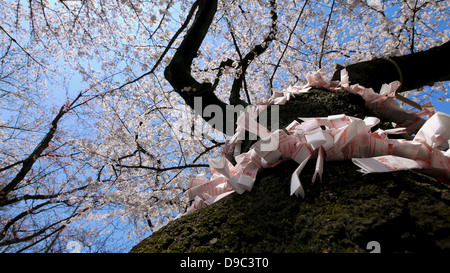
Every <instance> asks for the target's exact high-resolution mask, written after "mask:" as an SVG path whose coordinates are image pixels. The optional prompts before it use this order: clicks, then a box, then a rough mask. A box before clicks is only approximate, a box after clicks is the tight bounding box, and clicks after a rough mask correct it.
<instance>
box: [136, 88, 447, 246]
mask: <svg viewBox="0 0 450 273" xmlns="http://www.w3.org/2000/svg"><path fill="white" fill-rule="evenodd" d="M340 113H345V114H347V115H352V116H356V117H361V118H363V117H364V116H366V115H371V113H370V112H369V111H368V110H367V109H366V108H365V107H364V101H363V100H362V99H361V98H360V97H359V96H357V95H353V94H349V93H346V92H342V93H335V92H329V91H326V90H320V89H315V90H311V91H310V93H306V94H301V95H299V96H298V97H296V98H295V99H292V100H290V101H288V102H287V103H286V105H284V106H282V107H280V127H281V128H283V127H284V126H286V125H287V124H289V123H290V122H291V121H292V120H294V119H296V118H297V117H299V116H303V117H307V116H327V115H331V114H340ZM297 166H298V164H297V163H296V162H294V161H286V162H283V163H282V164H280V165H278V166H276V167H274V168H268V169H264V170H263V171H262V172H261V173H259V174H258V176H257V178H256V182H255V185H254V187H253V189H252V191H251V192H246V193H244V194H242V195H239V194H233V195H231V196H229V197H226V198H224V199H222V200H220V201H218V202H216V203H214V204H212V205H210V206H208V207H206V208H204V209H201V210H198V211H196V212H193V213H191V214H188V215H186V216H184V217H182V218H180V219H177V220H174V221H172V222H170V223H169V224H167V225H166V226H165V227H163V228H161V229H160V230H158V231H157V232H155V233H153V234H152V235H151V236H150V237H148V238H147V239H144V240H143V241H142V242H140V243H139V244H138V245H136V246H135V247H134V248H133V249H132V250H131V252H278V253H280V252H282V253H285V252H315V253H317V252H369V251H370V250H367V244H368V243H369V242H370V241H377V242H379V243H380V245H381V252H382V253H386V252H441V251H445V252H450V240H449V234H450V187H449V186H448V185H446V184H443V183H441V182H438V181H436V180H435V179H433V178H430V177H428V176H426V175H423V174H420V173H417V172H412V171H401V172H393V173H381V174H368V175H363V174H361V173H360V172H358V171H357V169H358V168H357V167H356V166H355V165H354V164H353V163H351V162H350V161H338V162H325V164H324V173H323V176H322V181H321V182H317V181H316V182H315V183H311V178H312V175H313V173H314V168H315V162H314V160H313V161H312V162H309V163H308V164H307V165H306V167H305V169H304V170H303V171H302V173H301V175H300V180H301V182H302V184H303V188H304V189H305V198H304V199H302V198H300V197H295V196H290V195H289V193H290V177H291V175H292V173H293V171H294V170H295V168H296V167H297Z"/></svg>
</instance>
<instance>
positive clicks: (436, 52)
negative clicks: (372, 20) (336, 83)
mask: <svg viewBox="0 0 450 273" xmlns="http://www.w3.org/2000/svg"><path fill="white" fill-rule="evenodd" d="M390 59H391V60H392V61H393V62H391V61H389V60H388V59H373V60H370V61H365V62H359V63H356V64H352V65H349V66H347V67H345V69H346V70H347V71H348V74H349V78H350V82H351V83H353V84H355V83H358V84H360V85H363V86H365V87H371V88H373V89H374V90H375V91H376V92H379V91H380V88H381V85H382V84H384V83H390V82H393V81H396V80H398V81H402V86H401V89H400V92H405V91H409V90H414V89H417V88H420V87H423V86H431V85H433V84H434V83H436V82H440V81H450V67H449V66H445V65H444V62H445V61H446V60H450V41H448V42H446V43H444V44H443V45H441V46H437V47H433V48H431V49H429V50H425V51H422V52H417V53H413V54H407V55H403V56H397V57H391V58H390ZM394 63H396V64H397V65H398V68H399V69H397V67H396V66H395V64H394ZM401 78H402V79H401ZM339 79H340V73H339V71H336V72H335V74H334V76H333V80H339Z"/></svg>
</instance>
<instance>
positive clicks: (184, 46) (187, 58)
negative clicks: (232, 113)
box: [164, 0, 227, 131]
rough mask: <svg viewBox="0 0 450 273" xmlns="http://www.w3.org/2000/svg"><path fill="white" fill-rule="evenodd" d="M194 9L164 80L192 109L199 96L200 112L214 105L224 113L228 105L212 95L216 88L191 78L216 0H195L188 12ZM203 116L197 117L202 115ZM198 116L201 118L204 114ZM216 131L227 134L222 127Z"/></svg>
mask: <svg viewBox="0 0 450 273" xmlns="http://www.w3.org/2000/svg"><path fill="white" fill-rule="evenodd" d="M195 8H197V9H198V10H197V13H196V15H195V20H194V22H193V23H192V26H191V27H190V28H189V30H188V31H187V34H186V36H185V37H184V39H183V41H182V42H181V44H180V46H179V47H178V49H177V51H176V52H175V54H174V56H173V57H172V60H171V61H170V63H169V64H168V65H167V67H166V69H165V70H164V77H165V78H166V80H167V81H168V82H169V83H170V84H171V85H172V87H173V88H174V90H175V92H177V93H178V94H179V95H180V96H181V97H182V98H183V100H184V101H185V103H186V104H187V105H189V106H190V107H191V108H192V109H194V110H197V108H195V107H194V97H200V98H201V99H202V108H201V109H200V110H201V111H202V113H203V110H204V109H205V108H206V107H207V106H208V105H217V106H219V107H220V108H221V109H222V110H223V113H225V110H226V108H225V107H226V105H227V104H226V103H224V102H223V101H221V100H220V99H219V98H218V97H217V96H216V95H215V94H214V90H215V86H213V85H212V84H211V83H209V82H203V83H199V82H198V81H197V80H196V79H194V77H192V75H191V65H192V61H193V60H194V58H196V57H197V52H198V50H199V48H200V46H201V44H202V42H203V40H204V39H205V37H206V34H207V33H208V29H209V26H210V25H211V23H212V20H213V18H214V15H215V13H216V11H217V0H197V1H196V2H195V4H194V5H193V7H192V9H191V12H193V11H195ZM188 19H189V18H188ZM188 19H187V20H188ZM185 24H186V23H185ZM219 73H220V72H219ZM186 87H189V89H190V90H192V91H185V90H186ZM202 113H197V114H199V115H201V114H202ZM201 116H202V117H203V115H201ZM212 118H213V117H203V119H204V120H206V121H209V120H211V119H212ZM222 124H225V115H223V123H222ZM222 127H223V126H222ZM217 129H222V131H226V130H225V128H217Z"/></svg>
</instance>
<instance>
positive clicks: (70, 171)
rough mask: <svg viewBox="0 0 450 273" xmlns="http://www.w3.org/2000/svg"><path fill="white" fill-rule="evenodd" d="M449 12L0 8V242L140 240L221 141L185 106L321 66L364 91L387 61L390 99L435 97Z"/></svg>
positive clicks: (368, 6)
mask: <svg viewBox="0 0 450 273" xmlns="http://www.w3.org/2000/svg"><path fill="white" fill-rule="evenodd" d="M449 12H450V9H449V5H448V3H447V1H438V0H434V1H425V0H422V1H419V0H412V1H410V0H398V1H383V0H376V1H358V0H353V1H352V0H328V1H310V0H305V1H297V0H293V1H279V0H278V1H277V0H267V1H260V0H252V1H241V0H233V1H231V0H230V1H217V0H196V1H193V0H183V1H173V0H121V1H110V0H82V1H76V0H72V1H69V0H65V1H64V0H61V1H56V0H31V1H21V0H19V1H9V0H5V1H2V3H1V9H0V14H1V18H2V22H1V23H0V41H1V49H0V59H1V71H0V97H1V100H0V107H1V108H0V109H1V115H0V137H1V140H2V145H1V146H0V223H1V225H0V249H1V250H2V251H5V252H22V251H28V252H44V251H48V252H60V251H65V248H64V247H65V243H66V242H68V241H70V240H81V239H80V238H83V244H84V245H89V244H92V243H93V242H94V241H95V238H96V237H98V234H99V233H100V230H101V231H103V230H104V229H105V228H104V227H105V226H108V227H109V226H111V229H113V228H112V227H113V226H117V225H119V224H123V223H125V224H127V226H128V227H129V233H130V236H131V235H133V236H138V237H139V236H143V235H144V234H146V233H148V232H149V231H152V230H155V229H157V228H158V227H159V226H161V225H162V224H164V223H166V222H167V221H169V220H171V219H173V218H175V217H176V216H177V215H178V214H179V213H182V212H185V211H186V209H187V208H188V207H189V205H190V203H189V200H188V198H187V197H186V196H185V195H184V193H185V192H186V191H187V189H188V187H189V182H190V179H191V178H192V176H194V175H196V174H198V173H200V172H203V171H204V170H205V168H208V167H209V165H208V161H207V159H208V158H209V157H215V156H217V155H218V154H219V153H220V148H221V147H222V146H223V144H224V141H225V135H224V134H223V133H222V132H220V131H217V130H215V129H213V128H210V127H208V126H209V125H207V123H206V122H207V121H209V120H210V119H211V118H212V117H211V116H206V115H203V116H202V117H198V116H195V115H194V108H195V107H194V100H195V97H201V101H202V109H201V110H202V111H201V112H203V110H205V108H206V107H207V106H208V105H217V106H218V107H220V108H221V109H225V108H226V107H227V105H231V106H238V105H242V106H247V105H251V104H256V103H257V102H258V101H260V100H261V99H263V98H264V97H267V96H270V95H271V94H272V93H273V92H274V91H275V90H280V89H283V88H286V87H288V86H290V85H296V84H302V83H303V82H304V81H305V80H304V76H303V75H304V74H305V73H306V72H308V71H315V70H318V69H322V71H323V72H324V73H325V75H326V76H327V77H328V78H329V79H331V78H332V77H333V74H334V73H335V71H336V68H335V65H336V64H338V65H339V66H345V67H346V68H347V70H348V71H349V75H350V79H351V81H355V82H360V83H361V84H366V85H373V86H370V87H373V88H374V89H377V88H379V86H380V85H381V84H382V83H385V82H391V81H392V80H398V78H397V77H398V73H397V69H396V67H394V66H393V65H392V63H391V62H390V61H389V60H386V59H383V58H385V57H390V58H391V59H393V60H395V61H396V62H397V63H398V65H399V66H400V68H401V70H402V71H403V75H402V77H404V84H403V89H402V92H403V94H404V95H405V96H407V97H409V98H410V99H411V100H414V101H417V102H420V103H423V102H427V101H430V100H431V99H438V100H440V101H448V100H449V99H450V97H449V95H448V87H449V86H448V83H446V82H445V81H448V80H449V72H448V69H447V70H445V69H442V68H441V67H440V66H439V65H437V64H436V60H439V61H440V62H442V60H444V58H443V57H442V56H448V52H449V50H448V47H449V46H448V40H449V37H450V29H449V28H448V16H449ZM445 54H446V55H445ZM411 63H412V65H411ZM380 71H382V72H383V71H384V72H385V74H386V75H382V73H381V72H380ZM380 73H381V74H380ZM336 75H337V74H336ZM367 75H370V76H367ZM392 75H394V76H392ZM410 79H414V80H419V79H422V81H419V82H412V81H411V80H410ZM428 85H432V87H431V88H429V87H428V88H424V86H428ZM226 122H227V121H226V120H224V121H223V123H224V124H225V123H226ZM198 127H202V128H206V129H205V130H202V134H200V135H199V134H195V133H194V131H195V128H198ZM90 221H97V222H98V223H99V224H97V227H95V228H91V227H89V228H87V227H83V226H82V225H83V223H88V222H90ZM86 226H87V225H86Z"/></svg>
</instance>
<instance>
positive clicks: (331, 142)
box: [187, 69, 450, 212]
mask: <svg viewBox="0 0 450 273" xmlns="http://www.w3.org/2000/svg"><path fill="white" fill-rule="evenodd" d="M306 78H307V80H308V84H307V85H305V86H303V87H289V88H288V89H286V90H284V91H281V92H279V91H276V92H275V93H274V95H273V96H272V97H270V98H268V99H265V100H262V102H261V104H260V105H258V106H257V107H256V108H251V109H250V110H248V112H243V113H241V115H240V116H239V117H238V120H237V125H238V127H237V129H236V134H235V135H234V136H233V137H231V138H230V139H227V141H226V143H225V145H224V147H223V148H222V153H223V156H221V157H219V158H215V159H212V158H210V159H209V160H208V161H209V166H210V169H211V171H212V173H213V175H212V176H211V178H210V179H209V180H208V179H206V176H205V175H204V174H200V175H197V176H196V177H194V178H193V179H192V181H191V183H190V185H189V190H188V191H187V195H188V198H189V199H190V200H193V203H192V205H191V207H190V208H189V209H188V212H190V211H193V210H196V209H199V208H202V207H205V206H207V205H210V204H212V203H214V202H216V201H218V200H220V199H221V198H223V197H225V196H228V195H229V194H232V193H234V192H237V193H238V194H242V193H244V192H245V191H251V190H252V188H253V185H254V182H255V180H256V177H257V174H258V173H259V172H260V171H261V170H262V169H264V168H271V167H274V166H276V165H278V164H279V163H281V162H283V161H285V160H294V161H295V162H297V163H298V164H299V166H298V167H297V168H296V169H295V171H294V172H293V173H292V175H291V180H290V194H291V195H293V194H295V195H296V196H301V197H304V196H305V190H304V188H303V186H302V183H301V181H300V173H301V172H302V170H303V169H304V167H305V165H306V163H307V162H308V161H309V160H311V159H316V165H315V169H314V175H313V178H312V180H313V182H314V181H315V180H316V178H317V176H318V177H319V179H321V178H322V173H323V166H324V161H335V160H349V159H351V160H352V162H353V163H354V164H355V165H357V166H358V167H360V168H361V169H360V171H361V172H362V173H364V174H369V173H382V172H392V171H400V170H419V171H423V172H426V173H427V174H430V175H434V176H436V177H438V178H439V179H441V180H444V181H450V149H449V144H450V115H448V114H445V113H440V112H437V113H436V112H435V110H434V107H433V106H432V105H431V104H430V103H427V104H424V105H423V107H422V110H421V111H420V112H417V113H414V112H411V111H406V110H404V109H401V108H400V107H399V105H398V103H397V102H396V101H395V100H394V98H395V91H396V89H397V88H398V87H399V83H398V82H393V83H391V84H385V85H383V86H382V88H381V92H380V94H377V93H375V92H374V91H373V90H372V89H370V88H365V87H363V86H360V85H357V84H355V85H350V84H349V81H348V74H347V72H346V71H345V69H344V70H342V71H341V81H340V82H326V81H325V80H323V77H322V74H321V72H320V71H319V72H314V73H308V74H307V77H306ZM311 87H322V88H328V89H329V90H331V91H341V90H342V88H344V89H345V90H347V91H348V92H351V93H354V94H359V95H360V96H361V97H363V98H364V100H365V101H366V106H367V107H368V108H370V109H372V110H373V111H374V112H376V113H378V114H379V115H381V116H383V117H384V118H388V119H389V120H392V121H393V122H395V123H396V124H397V126H398V127H397V128H394V129H388V130H381V129H378V130H376V131H374V132H372V128H373V127H374V126H376V125H377V124H378V123H379V122H380V119H379V118H377V117H366V118H365V119H364V120H361V119H359V118H356V117H350V116H346V115H344V114H339V115H331V116H328V117H316V118H302V117H299V119H300V120H302V122H298V121H293V122H292V123H291V124H289V125H288V126H287V127H286V131H284V130H275V131H274V132H270V131H269V130H268V129H267V128H265V127H264V126H262V125H261V124H259V123H258V122H257V121H256V118H257V116H258V114H259V113H260V112H261V111H263V110H265V109H267V107H269V106H270V105H272V104H284V103H286V102H287V101H288V100H289V99H290V98H292V97H295V95H297V94H300V93H305V92H308V90H309V89H310V88H311ZM423 116H427V117H428V120H426V121H425V120H424V119H422V118H421V117H423ZM245 131H248V132H251V133H254V134H256V135H257V136H259V138H260V139H259V140H258V141H257V142H256V143H254V144H253V145H252V146H251V147H250V149H249V151H248V152H246V153H241V150H240V141H239V139H241V138H240V137H242V135H243V134H245ZM388 134H416V135H415V137H414V138H413V139H412V140H407V139H389V138H388ZM410 139H411V138H410ZM230 157H234V159H235V161H236V164H235V165H233V164H232V163H231V162H230V161H229V160H228V159H227V158H230Z"/></svg>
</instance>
